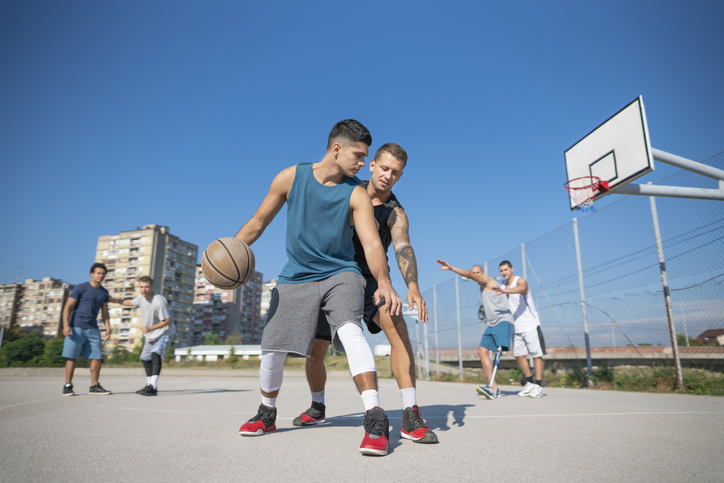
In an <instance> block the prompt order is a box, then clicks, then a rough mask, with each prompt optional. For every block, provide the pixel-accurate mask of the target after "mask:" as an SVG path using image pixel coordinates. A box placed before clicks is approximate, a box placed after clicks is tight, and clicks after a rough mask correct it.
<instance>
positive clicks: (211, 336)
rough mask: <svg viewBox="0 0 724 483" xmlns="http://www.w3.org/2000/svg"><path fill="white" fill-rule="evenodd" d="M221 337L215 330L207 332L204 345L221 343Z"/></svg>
mask: <svg viewBox="0 0 724 483" xmlns="http://www.w3.org/2000/svg"><path fill="white" fill-rule="evenodd" d="M221 344H222V342H221V337H219V334H217V333H216V332H209V333H208V334H206V341H205V342H204V345H221Z"/></svg>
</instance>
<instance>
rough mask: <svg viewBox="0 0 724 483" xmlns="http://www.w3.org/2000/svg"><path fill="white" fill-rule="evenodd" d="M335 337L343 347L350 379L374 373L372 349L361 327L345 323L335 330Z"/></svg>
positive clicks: (352, 323)
mask: <svg viewBox="0 0 724 483" xmlns="http://www.w3.org/2000/svg"><path fill="white" fill-rule="evenodd" d="M337 337H339V340H340V341H341V342H342V345H343V346H344V351H345V353H346V354H347V364H348V365H349V372H351V373H352V377H354V376H356V375H357V374H362V373H363V372H376V371H375V356H374V355H372V349H370V345H369V344H368V343H367V339H365V335H364V333H363V332H362V327H360V326H359V325H357V324H355V323H354V322H347V323H345V324H344V325H343V326H342V327H340V328H339V329H337Z"/></svg>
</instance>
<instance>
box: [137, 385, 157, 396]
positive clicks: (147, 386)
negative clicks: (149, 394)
mask: <svg viewBox="0 0 724 483" xmlns="http://www.w3.org/2000/svg"><path fill="white" fill-rule="evenodd" d="M149 387H153V386H152V385H150V384H148V385H146V386H143V387H142V388H141V389H139V390H138V391H136V394H141V393H142V392H143V391H145V390H146V389H148V388H149Z"/></svg>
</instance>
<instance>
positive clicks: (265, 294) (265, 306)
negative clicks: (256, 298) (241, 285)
mask: <svg viewBox="0 0 724 483" xmlns="http://www.w3.org/2000/svg"><path fill="white" fill-rule="evenodd" d="M278 281H279V279H277V278H274V279H272V280H269V281H268V282H264V283H263V284H262V285H261V310H260V315H261V318H262V320H266V313H267V312H268V311H269V304H270V303H271V293H272V290H273V289H274V287H276V286H277V282H278Z"/></svg>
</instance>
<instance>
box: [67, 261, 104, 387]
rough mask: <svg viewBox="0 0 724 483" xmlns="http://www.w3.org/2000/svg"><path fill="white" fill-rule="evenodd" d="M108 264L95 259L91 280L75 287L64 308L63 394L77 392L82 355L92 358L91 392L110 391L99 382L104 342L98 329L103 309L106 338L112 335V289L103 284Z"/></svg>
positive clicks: (84, 357) (86, 358)
mask: <svg viewBox="0 0 724 483" xmlns="http://www.w3.org/2000/svg"><path fill="white" fill-rule="evenodd" d="M106 271H107V270H106V266H105V265H103V264H102V263H94V264H93V266H92V267H91V269H90V274H91V281H90V282H84V283H81V284H79V285H76V287H75V288H74V289H73V291H72V292H71V293H70V296H69V297H68V302H67V303H66V304H65V308H64V309H63V335H64V336H65V343H64V344H63V357H65V358H66V359H67V360H66V361H65V386H64V387H63V396H74V395H75V393H74V392H73V372H74V371H75V363H76V361H77V360H78V357H79V356H80V355H81V353H82V354H83V359H85V360H90V370H91V386H90V389H89V390H88V393H89V394H96V395H108V394H110V393H111V391H106V390H105V389H103V387H102V386H101V385H100V384H99V383H98V376H99V375H100V372H101V359H103V348H102V346H101V331H100V329H98V321H97V320H96V318H97V317H98V311H100V310H102V311H103V322H104V323H105V325H106V335H105V337H104V338H103V342H106V341H107V340H108V339H110V338H111V321H110V318H109V316H108V290H106V289H105V288H103V287H102V286H101V282H103V279H105V278H106Z"/></svg>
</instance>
